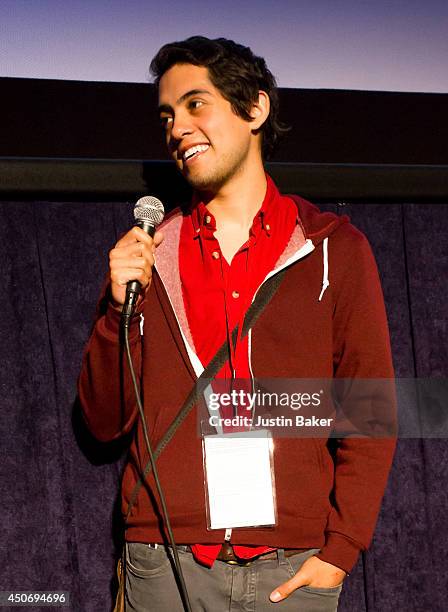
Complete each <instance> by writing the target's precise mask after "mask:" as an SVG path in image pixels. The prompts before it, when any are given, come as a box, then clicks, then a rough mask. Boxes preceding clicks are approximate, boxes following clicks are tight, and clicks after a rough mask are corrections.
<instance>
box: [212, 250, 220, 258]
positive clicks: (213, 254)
mask: <svg viewBox="0 0 448 612" xmlns="http://www.w3.org/2000/svg"><path fill="white" fill-rule="evenodd" d="M212 257H213V258H214V259H219V251H213V253H212Z"/></svg>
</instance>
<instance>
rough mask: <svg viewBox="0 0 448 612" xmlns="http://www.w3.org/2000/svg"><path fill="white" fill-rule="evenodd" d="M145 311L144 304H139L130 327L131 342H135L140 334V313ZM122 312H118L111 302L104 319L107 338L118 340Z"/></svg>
mask: <svg viewBox="0 0 448 612" xmlns="http://www.w3.org/2000/svg"><path fill="white" fill-rule="evenodd" d="M142 310H143V302H142V303H141V304H139V307H138V308H137V310H136V312H135V313H134V316H133V317H132V319H131V323H130V325H129V341H130V342H131V341H133V340H134V341H135V340H136V339H137V338H138V336H139V334H140V330H139V323H140V312H141V311H142ZM120 322H121V312H120V311H118V310H116V309H115V308H114V307H113V306H112V304H111V303H110V302H109V303H108V305H107V310H106V315H105V317H104V331H105V333H106V335H107V336H109V337H112V338H114V339H116V338H118V334H119V332H120Z"/></svg>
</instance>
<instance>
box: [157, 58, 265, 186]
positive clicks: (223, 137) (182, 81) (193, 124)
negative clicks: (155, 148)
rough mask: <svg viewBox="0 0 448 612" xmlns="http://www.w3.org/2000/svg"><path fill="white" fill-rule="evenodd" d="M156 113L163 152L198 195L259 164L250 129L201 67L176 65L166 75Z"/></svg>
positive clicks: (257, 143)
mask: <svg viewBox="0 0 448 612" xmlns="http://www.w3.org/2000/svg"><path fill="white" fill-rule="evenodd" d="M159 111H160V118H161V122H162V125H163V126H164V129H165V137H166V143H167V146H168V150H169V152H170V154H171V156H172V158H173V159H174V161H175V162H176V164H177V167H178V168H179V170H180V171H181V172H182V174H183V176H184V177H185V178H186V180H187V181H188V182H189V183H190V184H191V185H192V186H193V187H194V188H195V189H197V190H199V191H211V192H215V193H216V192H217V191H218V190H219V189H220V188H221V187H223V186H224V185H225V184H227V183H228V182H229V181H230V180H231V179H232V178H233V177H235V176H237V175H238V174H239V173H241V172H243V171H244V169H245V168H247V165H248V164H251V163H257V162H258V163H259V161H260V159H261V152H260V142H259V139H260V136H258V137H257V136H255V135H254V134H252V130H253V127H254V126H253V124H252V123H251V122H248V121H244V119H242V118H241V117H239V116H238V115H236V114H235V113H234V112H233V110H232V108H231V105H230V102H228V101H227V100H225V99H224V98H223V96H222V95H221V93H220V91H219V90H218V89H216V87H215V86H214V85H213V84H212V82H211V81H210V79H209V76H208V70H207V68H205V67H203V66H193V65H192V64H176V65H174V66H172V67H171V68H170V69H169V70H167V72H165V74H164V75H163V76H162V78H161V79H160V83H159Z"/></svg>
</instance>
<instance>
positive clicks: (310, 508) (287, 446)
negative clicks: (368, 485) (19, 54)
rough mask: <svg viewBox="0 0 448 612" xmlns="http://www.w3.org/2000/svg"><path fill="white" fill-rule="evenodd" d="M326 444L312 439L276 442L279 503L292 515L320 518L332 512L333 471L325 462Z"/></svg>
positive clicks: (276, 475) (276, 476)
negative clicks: (324, 451) (324, 445)
mask: <svg viewBox="0 0 448 612" xmlns="http://www.w3.org/2000/svg"><path fill="white" fill-rule="evenodd" d="M323 444H324V441H323V440H322V441H321V440H317V439H316V440H315V439H313V438H297V439H294V440H292V439H289V440H276V443H275V451H274V468H275V480H276V491H277V500H278V503H279V505H281V506H282V509H283V510H284V511H285V512H286V513H287V514H290V515H291V516H302V517H304V518H310V519H318V518H323V517H326V516H328V514H329V512H330V510H331V503H330V491H331V488H332V486H333V469H332V468H330V466H329V464H328V463H327V462H326V461H325V460H324V456H323V450H324V447H323Z"/></svg>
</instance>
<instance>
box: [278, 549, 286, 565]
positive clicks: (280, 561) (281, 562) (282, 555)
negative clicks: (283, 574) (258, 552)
mask: <svg viewBox="0 0 448 612" xmlns="http://www.w3.org/2000/svg"><path fill="white" fill-rule="evenodd" d="M277 559H278V564H279V565H284V564H285V563H286V557H285V551H284V549H283V548H277Z"/></svg>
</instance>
